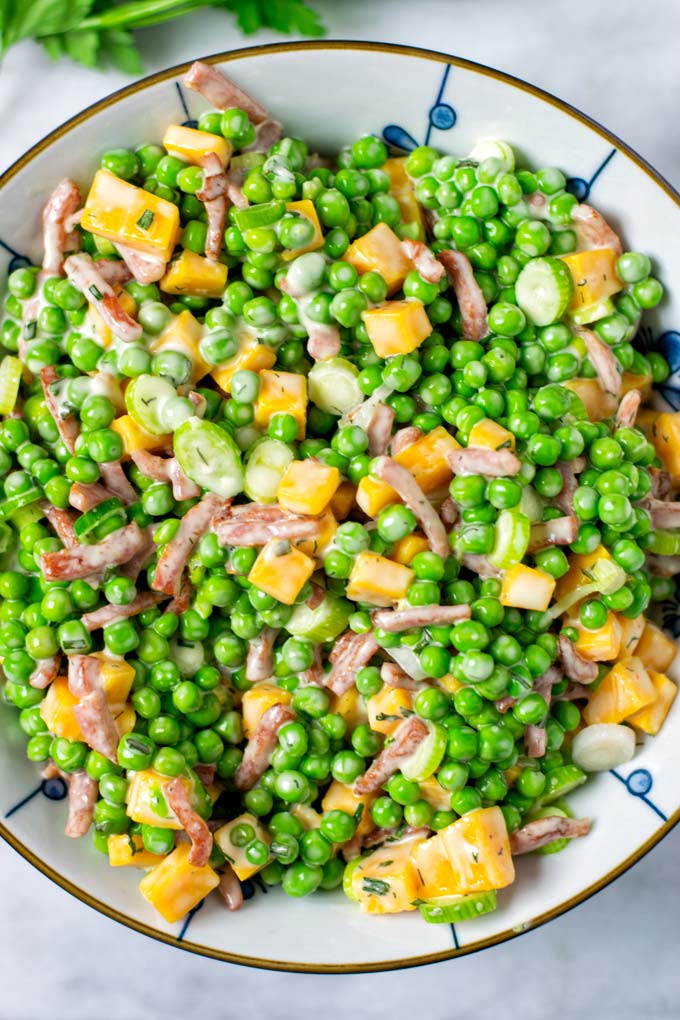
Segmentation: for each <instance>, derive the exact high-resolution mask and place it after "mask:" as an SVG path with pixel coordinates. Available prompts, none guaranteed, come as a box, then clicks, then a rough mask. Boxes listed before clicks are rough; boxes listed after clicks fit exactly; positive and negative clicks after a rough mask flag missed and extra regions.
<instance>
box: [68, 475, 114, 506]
mask: <svg viewBox="0 0 680 1020" xmlns="http://www.w3.org/2000/svg"><path fill="white" fill-rule="evenodd" d="M112 495H113V493H112V492H109V490H108V489H107V488H105V487H104V486H103V485H100V483H99V482H90V483H87V484H86V483H85V482H74V483H73V485H72V486H71V491H70V493H69V497H68V498H69V503H70V504H71V506H73V507H75V508H76V510H80V511H81V513H85V512H86V511H87V510H91V509H92V507H93V506H99V504H100V503H103V502H104V500H105V499H110V498H111V496H112Z"/></svg>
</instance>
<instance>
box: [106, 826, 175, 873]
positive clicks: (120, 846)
mask: <svg viewBox="0 0 680 1020" xmlns="http://www.w3.org/2000/svg"><path fill="white" fill-rule="evenodd" d="M107 846H108V851H109V864H110V865H111V867H112V868H153V867H154V865H156V864H160V863H161V861H163V860H164V855H163V854H152V853H149V851H148V850H145V849H144V841H143V839H142V837H141V836H131V835H130V834H129V833H127V832H121V833H119V834H117V835H114V836H109V838H108V840H107Z"/></svg>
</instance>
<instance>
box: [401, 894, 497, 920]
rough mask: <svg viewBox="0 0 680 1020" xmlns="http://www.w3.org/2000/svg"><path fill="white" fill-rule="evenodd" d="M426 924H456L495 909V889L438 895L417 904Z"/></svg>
mask: <svg viewBox="0 0 680 1020" xmlns="http://www.w3.org/2000/svg"><path fill="white" fill-rule="evenodd" d="M418 906H419V908H420V913H421V914H422V915H423V917H424V918H425V920H426V921H427V922H428V924H458V922H459V921H471V920H472V919H473V918H475V917H481V916H482V914H490V913H491V911H492V910H495V909H496V890H495V889H489V890H488V891H487V892H474V893H463V894H461V895H460V896H438V897H437V898H436V899H432V900H427V902H425V903H419V904H418Z"/></svg>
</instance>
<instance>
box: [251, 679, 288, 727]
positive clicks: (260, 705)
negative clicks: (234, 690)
mask: <svg viewBox="0 0 680 1020" xmlns="http://www.w3.org/2000/svg"><path fill="white" fill-rule="evenodd" d="M292 700H293V695H292V694H291V693H290V691H284V689H283V688H282V687H278V686H277V685H276V684H272V683H268V682H267V681H266V680H265V681H264V682H263V683H259V684H255V686H254V687H251V688H250V690H249V691H245V692H244V694H243V700H242V701H241V712H242V713H243V732H244V733H245V735H246V737H252V735H253V733H254V732H255V730H256V728H257V724H258V723H259V721H260V719H261V718H262V716H263V715H264V713H265V712H266V711H268V709H270V708H273V706H274V705H290V703H291V701H292Z"/></svg>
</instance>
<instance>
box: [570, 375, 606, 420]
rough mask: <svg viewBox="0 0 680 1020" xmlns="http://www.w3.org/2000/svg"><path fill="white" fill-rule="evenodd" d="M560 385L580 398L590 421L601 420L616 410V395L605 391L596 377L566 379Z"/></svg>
mask: <svg viewBox="0 0 680 1020" xmlns="http://www.w3.org/2000/svg"><path fill="white" fill-rule="evenodd" d="M561 385H562V386H564V388H565V389H567V390H571V392H572V393H575V394H576V396H577V397H580V398H581V400H582V401H583V405H584V407H585V409H586V411H587V412H588V418H589V419H590V420H591V421H603V420H604V419H605V418H609V417H611V415H612V414H613V413H614V411H615V410H616V406H617V403H618V401H617V399H616V397H614V396H612V394H611V393H605V391H604V390H603V389H602V387H601V386H600V384H599V382H598V381H597V379H567V380H566V382H563V383H562V384H561Z"/></svg>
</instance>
